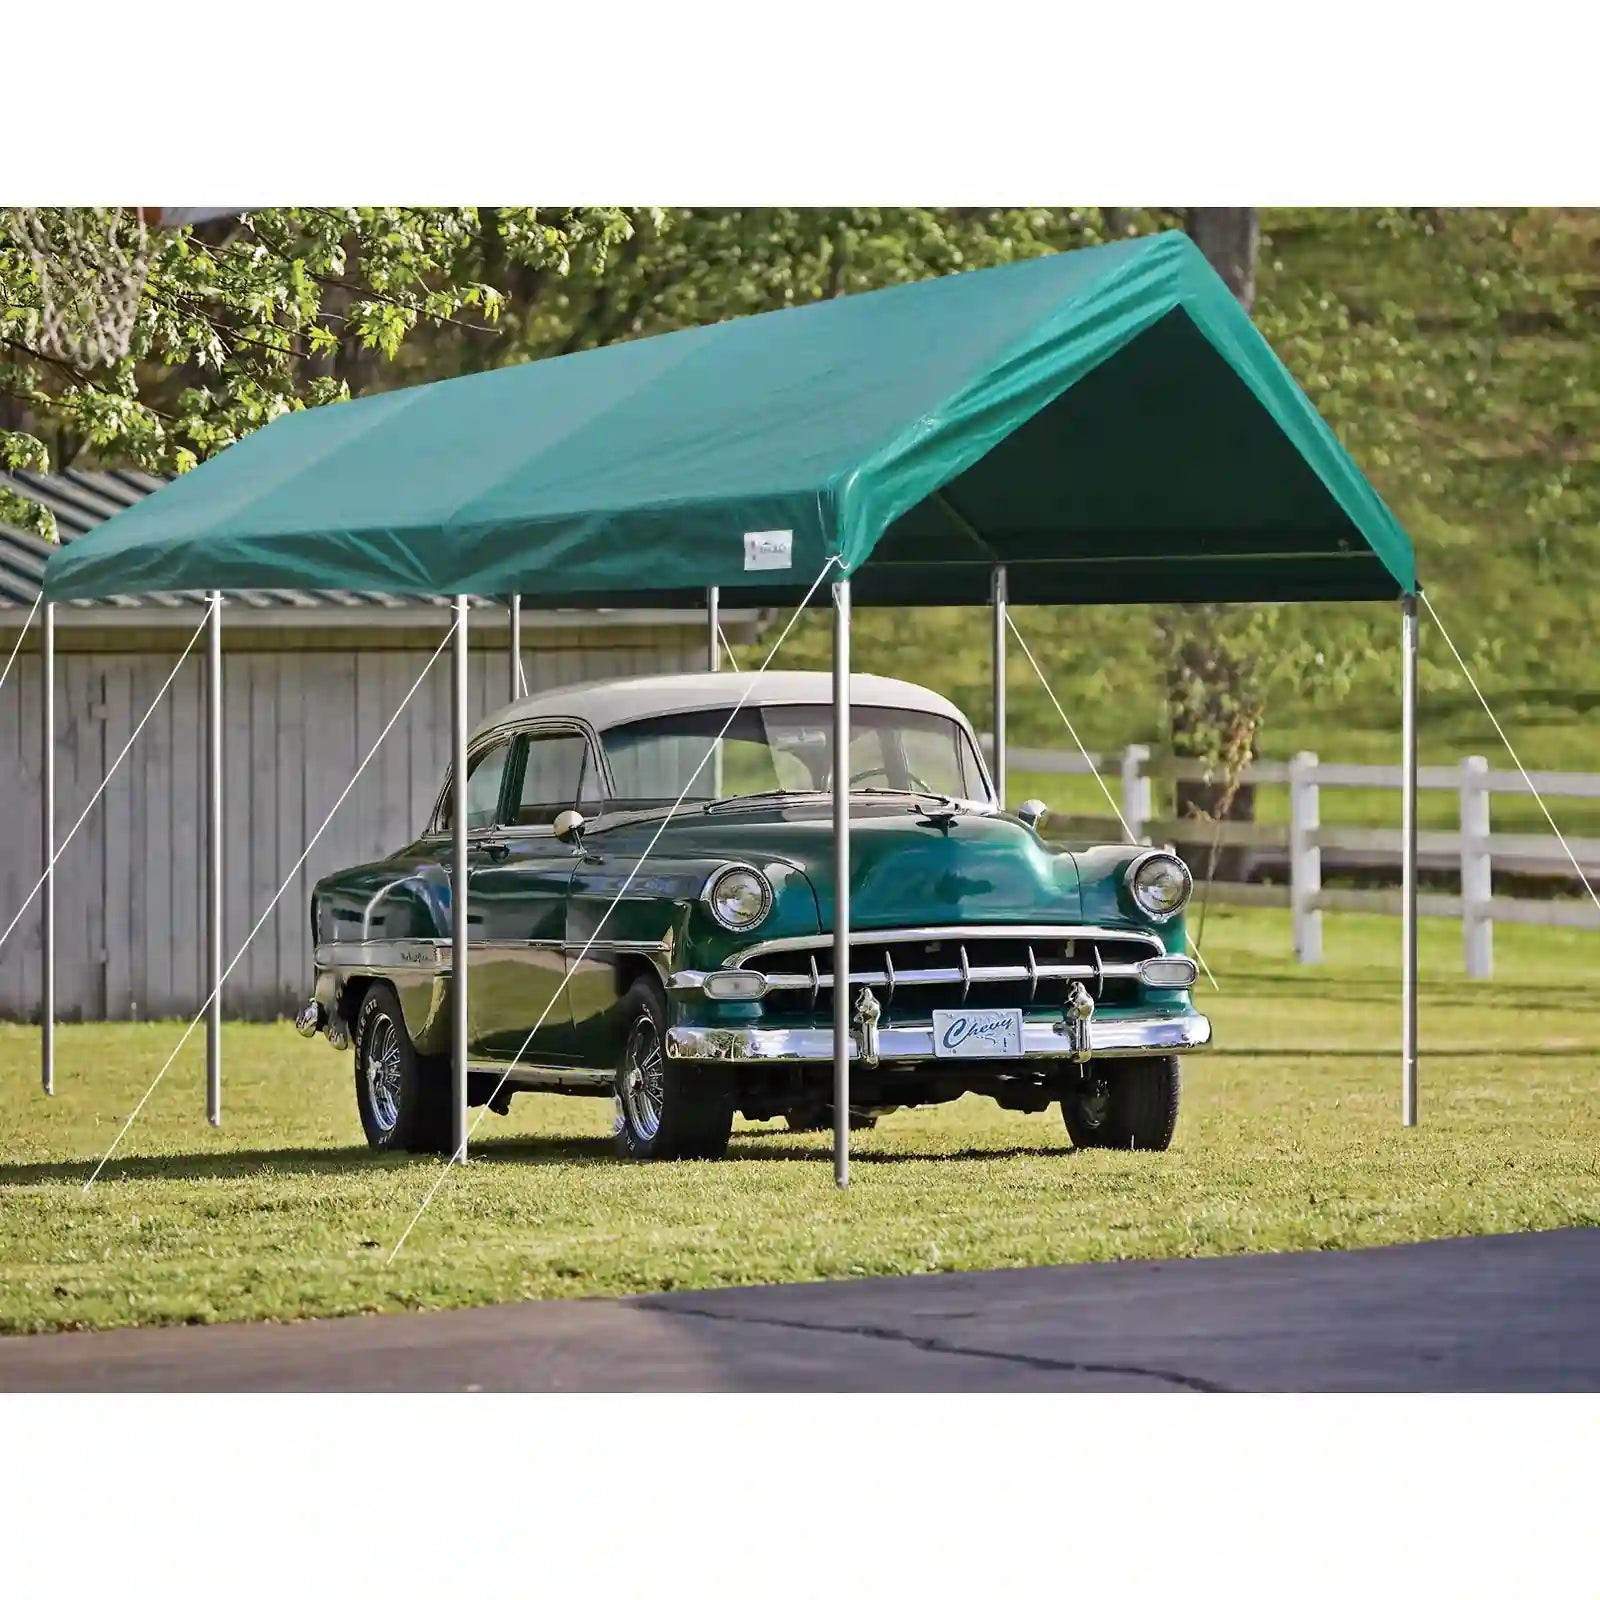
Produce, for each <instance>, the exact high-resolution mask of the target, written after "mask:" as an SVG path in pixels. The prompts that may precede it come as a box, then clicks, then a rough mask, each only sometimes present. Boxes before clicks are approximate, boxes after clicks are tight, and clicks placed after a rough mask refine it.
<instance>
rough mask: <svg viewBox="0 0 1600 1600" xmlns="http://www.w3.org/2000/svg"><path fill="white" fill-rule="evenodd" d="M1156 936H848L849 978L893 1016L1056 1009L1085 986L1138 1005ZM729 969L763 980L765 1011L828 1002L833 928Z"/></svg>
mask: <svg viewBox="0 0 1600 1600" xmlns="http://www.w3.org/2000/svg"><path fill="white" fill-rule="evenodd" d="M1162 953H1163V947H1162V944H1161V941H1160V940H1159V939H1158V938H1156V937H1155V935H1153V934H1143V933H1137V932H1133V931H1131V930H1124V929H1109V928H1080V927H1028V928H1016V927H993V928H989V927H972V928H948V929H945V928H915V929H904V930H891V931H881V930H880V931H874V932H862V933H858V934H854V935H852V936H851V940H850V983H851V986H852V987H853V988H868V989H871V990H872V991H873V993H874V994H876V995H877V997H878V999H879V1001H880V1002H881V1003H882V1005H883V1007H884V1009H885V1011H886V1012H887V1013H888V1014H889V1016H890V1017H891V1018H893V1019H894V1020H896V1021H900V1020H906V1019H909V1018H911V1017H917V1016H922V1017H925V1016H927V1015H928V1013H930V1012H931V1011H934V1010H936V1009H940V1008H944V1007H948V1006H961V1005H985V1006H1019V1007H1024V1008H1026V1007H1030V1006H1059V1005H1061V1004H1062V1003H1064V1002H1065V1000H1066V997H1067V991H1068V989H1069V987H1070V986H1071V985H1072V984H1073V983H1075V982H1081V983H1083V984H1085V985H1086V986H1087V987H1088V990H1089V992H1090V994H1092V995H1093V996H1094V997H1095V1000H1096V1002H1097V1003H1109V1004H1112V1005H1116V1004H1119V1003H1133V1002H1134V1001H1136V1000H1137V998H1138V993H1139V990H1138V972H1139V963H1140V962H1141V961H1145V960H1148V959H1149V958H1150V957H1151V956H1155V955H1161V954H1162ZM729 964H730V965H734V966H740V967H748V968H750V969H752V970H754V971H757V972H760V973H762V974H763V975H764V976H765V977H766V979H767V1000H766V1004H767V1009H768V1011H769V1012H771V1013H774V1014H776V1015H780V1016H790V1017H795V1016H804V1015H809V1014H811V1013H814V1012H818V1011H822V1010H827V1009H828V1008H830V1007H831V1005H832V998H831V996H832V991H833V979H834V973H833V938H832V935H830V934H821V935H818V936H813V937H807V938H799V939H774V940H771V941H769V942H768V943H766V944H760V945H756V946H754V947H752V948H751V949H749V950H746V951H745V952H743V954H741V955H740V956H738V957H737V958H736V959H735V960H734V961H732V962H730V963H729Z"/></svg>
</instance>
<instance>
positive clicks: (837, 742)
mask: <svg viewBox="0 0 1600 1600" xmlns="http://www.w3.org/2000/svg"><path fill="white" fill-rule="evenodd" d="M833 1181H834V1182H835V1183H836V1184H837V1185H838V1186H839V1187H840V1188H841V1189H845V1188H848V1187H849V1184H850V580H849V579H848V578H846V579H845V580H844V582H843V583H836V584H834V586H833Z"/></svg>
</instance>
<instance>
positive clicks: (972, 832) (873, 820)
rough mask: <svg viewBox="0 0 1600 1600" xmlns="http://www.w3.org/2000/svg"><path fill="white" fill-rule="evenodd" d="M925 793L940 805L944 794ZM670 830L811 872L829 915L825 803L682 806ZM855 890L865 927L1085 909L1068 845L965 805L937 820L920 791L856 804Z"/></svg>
mask: <svg viewBox="0 0 1600 1600" xmlns="http://www.w3.org/2000/svg"><path fill="white" fill-rule="evenodd" d="M921 804H922V805H923V806H924V808H926V809H932V808H933V807H934V806H935V805H936V804H937V802H935V801H931V800H929V801H924V802H921ZM668 838H669V839H670V851H671V853H672V854H673V855H678V854H683V853H689V854H693V855H696V856H700V855H706V856H712V855H716V856H722V857H725V858H727V859H730V860H744V861H748V862H750V863H751V864H752V865H754V866H759V867H763V868H770V867H774V866H777V865H780V864H781V865H784V866H788V867H792V868H794V869H796V870H798V871H800V872H802V873H804V874H805V876H806V878H807V879H808V880H809V881H810V883H811V886H812V889H813V890H814V891H815V894H816V899H817V911H818V914H819V918H820V926H822V927H825V928H826V927H831V926H832V925H833V904H834V870H833V812H832V807H831V804H830V803H829V802H827V801H815V802H803V803H792V804H786V805H775V806H765V805H761V806H757V805H752V806H749V807H728V808H724V809H722V810H718V811H712V812H709V813H699V814H695V815H689V816H682V817H678V818H675V819H674V820H673V821H672V823H671V824H670V825H669V828H668ZM662 842H663V844H666V843H667V840H666V839H664V840H663V841H662ZM850 897H851V905H850V920H851V923H852V925H853V926H855V927H856V928H859V929H869V928H893V927H905V926H907V925H918V924H925V923H935V922H941V921H945V920H951V921H960V922H1027V921H1051V922H1056V921H1063V922H1071V921H1076V920H1078V919H1079V916H1080V913H1081V910H1082V903H1081V897H1080V893H1079V883H1078V869H1077V864H1076V862H1075V861H1074V859H1073V857H1072V855H1071V854H1070V853H1069V852H1067V851H1065V850H1063V849H1061V848H1060V847H1058V846H1055V845H1052V844H1049V843H1047V842H1046V841H1044V840H1041V839H1040V838H1038V836H1037V835H1036V834H1034V832H1033V831H1032V829H1030V828H1028V827H1027V826H1025V825H1024V824H1023V823H1021V822H1020V821H1018V820H1017V818H1016V817H1013V816H1006V815H1003V814H995V813H990V812H978V811H962V812H959V813H957V814H956V815H955V816H953V817H948V818H944V819H941V820H934V819H932V818H930V817H928V816H926V815H924V814H923V813H921V812H919V811H918V809H917V802H912V801H877V800H862V801H856V802H853V803H852V805H851V815H850Z"/></svg>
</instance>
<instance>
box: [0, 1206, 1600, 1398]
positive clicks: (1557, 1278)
mask: <svg viewBox="0 0 1600 1600" xmlns="http://www.w3.org/2000/svg"><path fill="white" fill-rule="evenodd" d="M1597 1328H1600V1229H1566V1230H1562V1231H1558V1232H1551V1233H1531V1234H1506V1235H1497V1236H1491V1237H1483V1238H1472V1239H1445V1240H1440V1241H1437V1242H1434V1243H1428V1244H1414V1245H1394V1246H1388V1247H1385V1248H1381V1249H1373V1250H1358V1251H1348V1252H1335V1251H1327V1252H1317V1253H1310V1254H1303V1255H1256V1256H1229V1257H1222V1258H1217V1259H1211V1260H1202V1261H1151V1262H1143V1261H1137V1262H1132V1261H1130V1262H1112V1263H1106V1264H1104V1265H1090V1266H1074V1267H1038V1268H1023V1269H1015V1270H1010V1271H999V1272H968V1273H952V1274H947V1275H942V1276H927V1277H913V1278H875V1279H860V1280H852V1281H850V1282H844V1283H810V1284H791V1285H780V1286H776V1287H771V1288H754V1289H720V1290H707V1291H702V1292H697V1293H692V1294H675V1295H651V1296H645V1297H641V1298H638V1299H632V1300H569V1301H541V1302H530V1303H525V1304H519V1305H509V1306H488V1307H483V1308H481V1309H476V1310H470V1311H443V1312H434V1313H428V1312H418V1313H413V1314H409V1315H404V1316H382V1317H349V1318H340V1319H335V1320H330V1321H325V1322H302V1323H292V1324H286V1325H278V1324H266V1323H235V1324H226V1325H220V1326H215V1327H193V1328H191V1327H179V1328H143V1329H128V1330H120V1331H113V1332H109V1333H67V1334H48V1335H41V1336H37V1337H26V1338H13V1339H3V1340H0V1391H5V1390H12V1391H15V1390H207V1391H210V1390H375V1389H395V1390H451V1389H518V1390H618V1389H627V1390H732V1391H754V1390H798V1389H822V1390H925V1391H943V1390H969V1391H970V1390H976V1391H1004V1390H1054V1389H1069V1390H1168V1391H1177V1392H1183V1391H1217V1390H1233V1389H1239V1390H1593V1389H1597V1388H1600V1337H1597V1335H1596V1329H1597Z"/></svg>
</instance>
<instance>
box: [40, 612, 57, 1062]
mask: <svg viewBox="0 0 1600 1600" xmlns="http://www.w3.org/2000/svg"><path fill="white" fill-rule="evenodd" d="M41 620H42V627H41V629H40V634H39V637H40V650H41V652H42V655H43V659H42V661H41V662H40V669H41V670H40V681H41V683H42V684H43V704H42V705H41V707H40V717H39V727H40V749H39V758H40V759H39V815H40V821H41V828H40V833H39V848H40V851H41V852H42V854H41V859H40V868H39V870H40V871H41V872H43V873H44V884H43V887H42V888H41V890H40V899H39V1081H40V1083H41V1084H42V1085H43V1087H44V1092H45V1093H46V1094H54V1093H55V1092H56V875H55V873H53V872H52V871H51V870H50V862H51V859H52V857H54V855H55V853H56V608H55V606H54V604H53V603H51V602H50V601H46V602H45V606H44V616H43V618H42V619H41Z"/></svg>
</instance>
